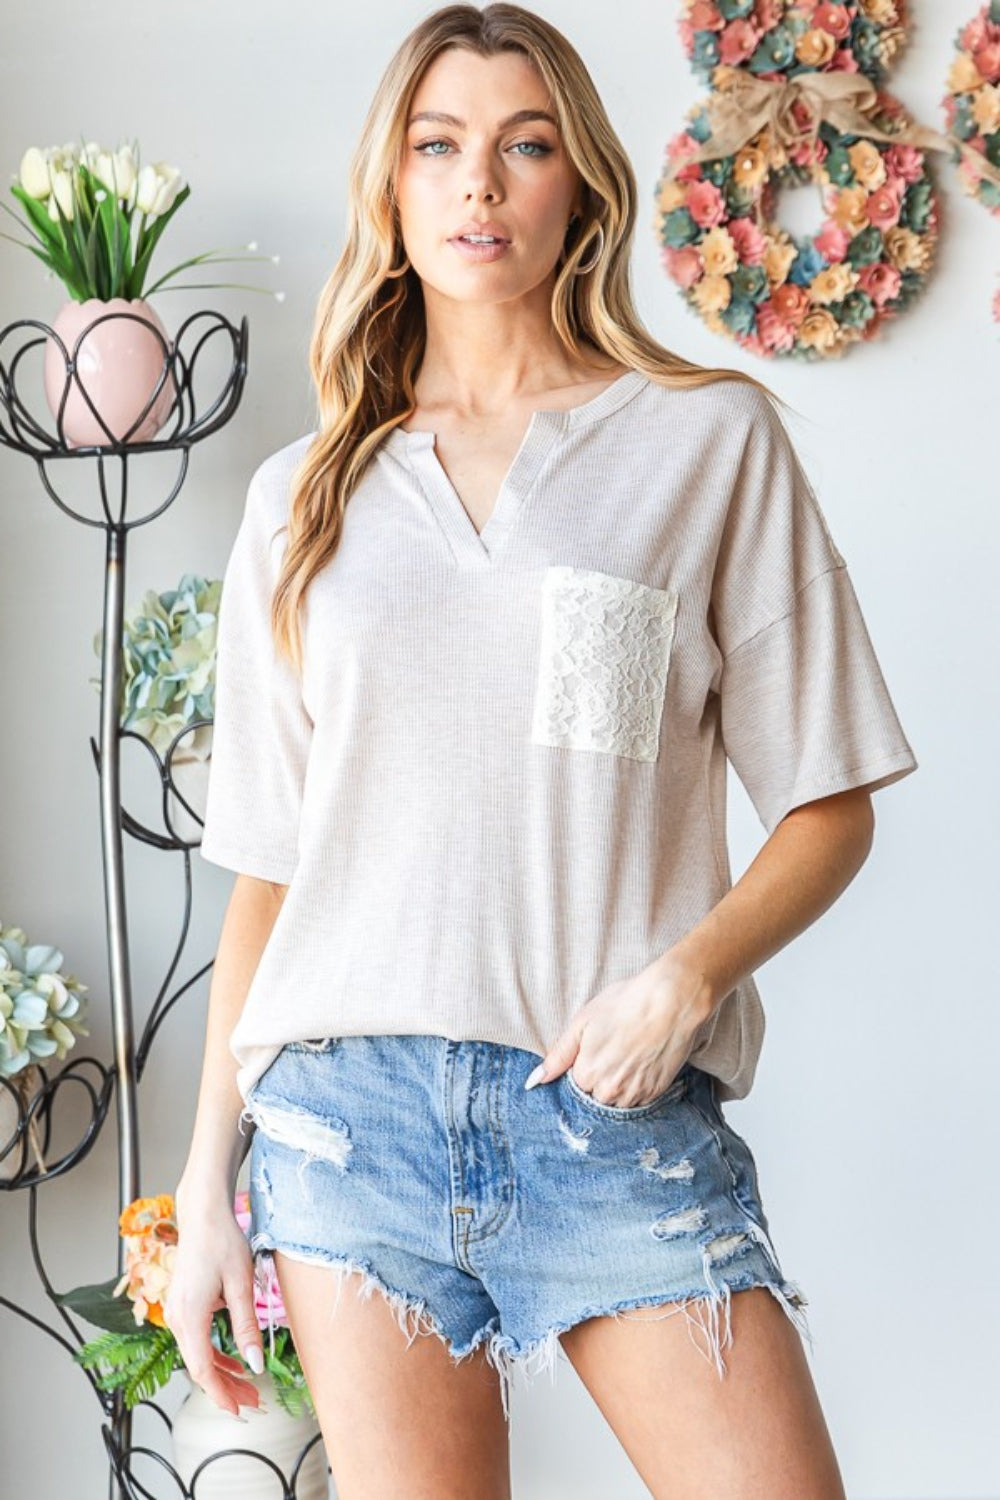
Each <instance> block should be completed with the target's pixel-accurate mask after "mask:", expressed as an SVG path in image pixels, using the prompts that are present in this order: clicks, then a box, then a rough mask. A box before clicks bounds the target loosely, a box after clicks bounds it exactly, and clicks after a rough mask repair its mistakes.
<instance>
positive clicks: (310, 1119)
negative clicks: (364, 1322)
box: [241, 1035, 812, 1414]
mask: <svg viewBox="0 0 1000 1500" xmlns="http://www.w3.org/2000/svg"><path fill="white" fill-rule="evenodd" d="M538 1061H539V1058H538V1056H537V1054H536V1053H534V1052H531V1051H526V1050H524V1049H523V1048H520V1047H509V1046H502V1045H499V1044H497V1043H493V1042H485V1041H452V1040H450V1039H449V1038H447V1037H442V1036H430V1035H379V1036H363V1035H351V1036H343V1037H325V1038H317V1039H314V1040H310V1041H299V1042H291V1043H288V1044H287V1045H286V1046H284V1047H283V1048H282V1050H281V1052H280V1053H279V1054H278V1056H277V1057H276V1058H275V1060H274V1061H273V1063H271V1065H270V1066H269V1067H268V1068H267V1069H266V1070H265V1072H264V1073H263V1074H262V1075H261V1077H260V1078H259V1079H258V1080H257V1082H256V1083H255V1084H254V1085H253V1087H252V1088H251V1090H250V1092H249V1096H248V1099H247V1108H246V1109H245V1110H244V1113H243V1116H241V1120H242V1118H244V1117H247V1118H250V1119H252V1120H253V1121H254V1123H255V1126H256V1129H255V1130H254V1133H253V1139H252V1142H251V1149H250V1181H249V1189H250V1216H251V1225H250V1236H251V1238H250V1243H251V1248H252V1250H253V1252H254V1256H255V1273H256V1276H257V1283H258V1288H259V1290H260V1291H261V1293H262V1295H264V1296H266V1294H267V1291H268V1289H270V1288H271V1286H272V1276H273V1271H274V1261H273V1257H272V1255H271V1252H272V1251H273V1250H275V1249H278V1250H281V1251H282V1252H283V1253H284V1254H285V1255H287V1256H289V1257H290V1258H293V1259H296V1260H305V1261H319V1262H323V1263H326V1264H329V1265H330V1267H331V1269H332V1270H333V1271H334V1272H335V1273H344V1272H347V1271H360V1272H362V1273H363V1279H362V1280H360V1281H359V1283H358V1291H359V1293H360V1294H361V1295H363V1296H371V1295H372V1293H373V1292H374V1291H376V1290H377V1291H378V1292H379V1293H380V1294H381V1295H382V1296H383V1297H384V1298H385V1300H386V1301H387V1302H388V1304H389V1306H390V1307H391V1308H392V1309H393V1311H394V1313H395V1315H396V1318H397V1321H398V1323H399V1326H400V1328H401V1329H402V1330H403V1332H404V1333H409V1337H410V1342H411V1343H412V1341H413V1339H414V1338H415V1337H416V1335H417V1334H418V1333H434V1334H436V1335H437V1336H438V1338H439V1339H441V1340H442V1342H443V1343H444V1344H445V1346H446V1348H447V1349H448V1350H449V1353H450V1354H451V1356H452V1358H453V1359H455V1360H456V1361H457V1360H461V1359H462V1358H464V1357H465V1356H467V1355H469V1354H471V1353H472V1351H473V1350H474V1349H476V1348H478V1347H479V1345H481V1344H482V1345H485V1352H486V1356H487V1358H488V1360H489V1361H490V1363H491V1364H493V1365H494V1367H495V1368H496V1369H497V1371H498V1372H499V1374H500V1377H501V1393H502V1399H503V1406H504V1412H505V1414H508V1413H509V1396H510V1381H511V1376H512V1373H513V1371H514V1369H516V1368H521V1369H522V1370H523V1371H525V1372H526V1373H527V1372H529V1371H531V1370H538V1369H543V1368H547V1369H548V1370H549V1371H550V1374H553V1373H554V1364H555V1358H556V1351H557V1341H558V1335H559V1334H560V1333H561V1332H564V1331H565V1330H566V1329H568V1328H570V1327H571V1326H572V1325H573V1324H575V1323H578V1322H581V1321H582V1320H583V1319H585V1318H591V1317H595V1316H598V1315H615V1316H618V1317H623V1316H627V1315H628V1309H632V1308H640V1307H644V1306H649V1305H651V1304H654V1303H661V1302H662V1303H670V1304H671V1305H670V1306H669V1307H668V1308H665V1309H664V1310H663V1313H662V1315H663V1316H664V1317H668V1316H671V1315H674V1314H677V1313H683V1314H684V1316H685V1317H686V1319H687V1322H688V1324H689V1334H690V1335H691V1337H692V1338H693V1339H694V1342H695V1343H696V1344H697V1345H698V1347H699V1348H701V1349H702V1352H704V1353H705V1354H706V1358H709V1359H710V1360H711V1361H712V1362H713V1363H714V1365H715V1367H716V1368H717V1370H718V1373H719V1375H720V1377H721V1376H722V1375H724V1373H725V1365H724V1362H723V1359H722V1348H723V1347H725V1346H726V1345H727V1344H730V1343H731V1342H732V1330H731V1327H730V1316H729V1315H730V1293H731V1292H734V1291H739V1290H742V1289H743V1288H744V1287H752V1286H766V1287H767V1288H768V1289H769V1291H771V1293H772V1294H773V1295H774V1297H775V1298H776V1299H777V1300H778V1302H779V1303H780V1304H781V1306H782V1307H783V1309H784V1311H785V1312H786V1313H787V1314H788V1316H789V1318H790V1319H791V1320H792V1322H793V1323H794V1324H795V1326H796V1327H797V1328H798V1330H799V1332H800V1334H802V1335H803V1336H804V1337H805V1338H806V1339H807V1340H808V1341H809V1342H810V1344H811V1342H812V1339H811V1335H810V1332H809V1329H808V1326H807V1322H806V1316H805V1313H804V1312H803V1311H802V1306H803V1304H804V1303H806V1301H807V1299H806V1297H804V1296H803V1294H802V1292H801V1291H800V1290H799V1288H798V1287H797V1286H796V1285H795V1284H794V1283H791V1282H788V1281H786V1280H785V1278H784V1275H783V1273H782V1270H781V1267H780V1265H779V1263H778V1258H777V1255H776V1253H775V1250H774V1247H773V1245H772V1243H771V1239H770V1234H769V1230H768V1223H767V1219H766V1217H765V1214H764V1209H763V1206H762V1203H761V1198H760V1192H759V1187H758V1182H757V1171H756V1166H755V1163H754V1159H753V1156H752V1154H751V1151H750V1148H749V1146H748V1145H747V1144H746V1142H745V1141H744V1140H743V1138H742V1136H740V1135H739V1134H737V1132H736V1131H735V1130H734V1129H733V1127H732V1126H731V1125H730V1124H729V1123H728V1121H727V1120H726V1118H725V1116H724V1115H723V1112H722V1108H721V1106H720V1104H719V1102H718V1100H717V1097H716V1092H715V1084H714V1079H713V1077H712V1075H711V1074H708V1073H706V1072H704V1071H702V1070H701V1069H700V1068H697V1067H695V1066H694V1065H693V1064H691V1063H687V1064H685V1066H684V1067H683V1068H682V1069H681V1071H680V1072H679V1073H678V1074H677V1076H676V1077H675V1078H674V1080H673V1082H672V1083H671V1084H670V1086H669V1087H668V1088H667V1089H666V1090H665V1091H664V1092H662V1093H661V1094H659V1095H658V1096H657V1097H656V1098H655V1099H653V1100H652V1101H650V1102H649V1103H646V1104H642V1105H639V1106H637V1107H620V1106H617V1105H609V1104H604V1103H602V1102H600V1101H599V1100H596V1099H594V1098H593V1097H592V1096H591V1095H590V1094H588V1093H586V1092H585V1091H584V1090H583V1088H581V1086H580V1085H579V1084H578V1083H577V1081H576V1079H575V1078H574V1077H573V1074H572V1070H571V1069H570V1070H569V1071H567V1072H566V1073H564V1074H562V1075H561V1076H560V1077H559V1078H556V1079H554V1080H552V1081H551V1082H550V1083H541V1084H538V1085H536V1087H534V1088H532V1089H529V1090H526V1089H525V1087H524V1082H525V1079H526V1078H527V1077H528V1074H529V1073H530V1072H531V1071H532V1070H533V1069H534V1067H535V1066H536V1064H537V1063H538ZM265 1273H266V1274H265ZM342 1284H343V1276H342V1274H341V1275H340V1276H339V1287H338V1295H339V1288H340V1287H342ZM720 1311H722V1312H724V1314H725V1333H724V1335H723V1336H721V1337H720V1330H719V1313H720ZM411 1321H412V1325H413V1326H412V1328H411V1327H410V1326H409V1325H410V1323H411ZM692 1330H694V1331H693V1332H692ZM698 1330H700V1333H699V1332H698Z"/></svg>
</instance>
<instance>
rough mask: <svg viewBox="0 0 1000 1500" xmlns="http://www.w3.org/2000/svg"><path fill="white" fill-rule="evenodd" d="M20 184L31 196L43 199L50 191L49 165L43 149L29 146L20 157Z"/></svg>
mask: <svg viewBox="0 0 1000 1500" xmlns="http://www.w3.org/2000/svg"><path fill="white" fill-rule="evenodd" d="M19 175H20V178H21V186H22V187H23V188H24V191H25V192H26V193H28V194H29V195H30V196H31V197H32V198H38V199H39V200H44V199H45V198H47V197H48V196H49V193H50V192H51V184H50V183H49V166H48V162H47V160H46V157H45V153H44V151H39V149H38V147H37V146H29V147H28V149H27V151H26V152H25V153H24V155H23V156H22V157H21V170H20V174H19Z"/></svg>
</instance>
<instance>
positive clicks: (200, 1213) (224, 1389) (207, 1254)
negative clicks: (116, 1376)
mask: <svg viewBox="0 0 1000 1500" xmlns="http://www.w3.org/2000/svg"><path fill="white" fill-rule="evenodd" d="M177 1232H178V1240H177V1247H176V1250H175V1253H174V1264H173V1274H172V1275H171V1278H170V1287H169V1290H168V1292H167V1296H166V1300H165V1302H164V1306H163V1317H164V1321H165V1322H166V1324H167V1327H168V1328H169V1329H170V1331H171V1333H172V1334H173V1335H174V1337H175V1339H176V1340H177V1344H178V1347H179V1349H180V1352H181V1357H182V1359H183V1360H184V1365H185V1367H186V1369H187V1372H188V1374H189V1375H190V1376H191V1379H192V1380H194V1381H196V1382H197V1384H198V1385H200V1386H201V1388H202V1389H203V1390H204V1391H205V1393H206V1394H207V1395H209V1396H211V1398H212V1400H213V1401H214V1402H215V1403H216V1405H217V1406H220V1407H222V1409H223V1411H228V1412H230V1413H231V1414H232V1415H233V1416H236V1417H238V1416H239V1414H240V1406H241V1405H242V1406H253V1407H256V1406H259V1404H260V1392H259V1391H258V1389H257V1387H256V1386H255V1385H254V1384H253V1383H252V1382H251V1381H250V1380H248V1379H247V1377H246V1376H245V1375H244V1374H243V1373H242V1372H243V1370H244V1366H243V1365H242V1364H241V1362H240V1361H239V1360H238V1359H236V1358H234V1357H233V1356H232V1355H229V1354H223V1353H222V1352H221V1350H219V1349H217V1348H216V1347H215V1345H214V1344H213V1343H212V1340H211V1337H210V1335H211V1328H212V1314H213V1313H215V1312H218V1311H219V1310H220V1308H228V1309H229V1314H230V1318H231V1320H232V1326H233V1336H234V1338H235V1340H236V1347H237V1348H238V1349H240V1350H242V1352H243V1356H244V1358H245V1359H246V1361H247V1364H249V1365H250V1366H251V1368H252V1369H255V1373H257V1374H260V1372H261V1371H262V1370H263V1368H264V1348H263V1343H262V1341H261V1335H260V1328H259V1326H258V1323H257V1314H256V1311H255V1309H254V1286H253V1253H252V1251H251V1249H250V1245H249V1243H248V1241H247V1238H246V1235H245V1234H244V1233H243V1231H242V1229H241V1228H240V1226H239V1224H238V1223H237V1221H236V1216H235V1214H234V1213H233V1212H232V1211H231V1210H230V1209H227V1208H226V1206H225V1203H224V1200H223V1205H222V1206H221V1207H218V1206H216V1204H215V1202H214V1201H213V1202H212V1203H211V1204H208V1205H206V1204H205V1203H204V1202H203V1201H201V1202H198V1203H197V1204H194V1205H192V1204H191V1203H187V1205H186V1207H185V1210H184V1212H183V1215H182V1213H181V1211H180V1210H179V1209H178V1214H177ZM241 1420H243V1421H245V1420H246V1418H245V1417H244V1418H241Z"/></svg>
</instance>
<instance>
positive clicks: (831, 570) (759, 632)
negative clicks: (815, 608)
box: [722, 562, 847, 664]
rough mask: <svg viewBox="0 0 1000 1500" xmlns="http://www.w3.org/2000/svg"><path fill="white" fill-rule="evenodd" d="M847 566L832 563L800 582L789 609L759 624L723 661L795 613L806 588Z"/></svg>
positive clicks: (724, 656)
mask: <svg viewBox="0 0 1000 1500" xmlns="http://www.w3.org/2000/svg"><path fill="white" fill-rule="evenodd" d="M846 567H847V563H846V562H839V563H832V564H831V565H830V567H828V568H824V569H823V570H822V572H820V573H814V574H813V576H812V577H811V578H809V579H807V580H806V582H805V583H803V584H800V585H799V587H798V588H797V589H796V590H795V593H794V595H793V596H792V602H791V604H790V605H789V607H788V609H786V610H785V612H784V614H780V615H775V617H774V619H773V620H768V621H767V623H766V624H765V625H759V626H758V627H757V629H756V630H755V631H754V632H753V634H752V635H748V636H747V637H746V638H745V639H744V640H742V641H740V642H739V643H738V644H737V645H735V646H733V647H732V649H731V650H729V651H727V652H725V654H724V655H723V658H722V660H723V663H724V664H725V663H726V662H728V661H731V660H732V658H733V657H734V656H735V655H736V653H737V651H742V650H743V647H744V646H749V645H750V643H751V641H755V640H756V639H757V637H758V636H759V635H763V634H764V631H765V630H770V629H771V627H772V626H773V625H780V624H781V622H782V620H787V619H788V617H789V616H790V615H793V614H794V613H795V610H796V608H797V606H798V599H799V595H800V594H804V593H805V591H806V589H808V588H811V587H812V585H813V584H814V583H817V582H818V581H819V580H820V579H821V578H826V576H827V575H828V574H829V573H840V572H842V571H844V570H845V569H846Z"/></svg>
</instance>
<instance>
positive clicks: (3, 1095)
mask: <svg viewBox="0 0 1000 1500" xmlns="http://www.w3.org/2000/svg"><path fill="white" fill-rule="evenodd" d="M8 1082H9V1083H10V1085H11V1088H15V1089H16V1087H17V1080H16V1078H12V1079H9V1080H8ZM11 1088H3V1087H0V1151H3V1150H4V1149H5V1147H6V1146H7V1145H8V1144H9V1143H11V1142H13V1138H14V1133H15V1131H16V1130H17V1125H18V1121H19V1120H20V1118H21V1115H20V1110H19V1109H18V1104H17V1094H16V1093H12V1092H11ZM23 1155H24V1143H23V1141H17V1142H16V1143H15V1144H12V1145H11V1148H10V1150H9V1151H8V1152H7V1154H6V1156H5V1157H4V1158H3V1160H2V1161H0V1181H3V1182H9V1181H10V1179H11V1178H12V1177H13V1176H14V1174H15V1173H16V1172H17V1171H18V1169H19V1167H20V1165H21V1160H22V1158H23Z"/></svg>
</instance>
